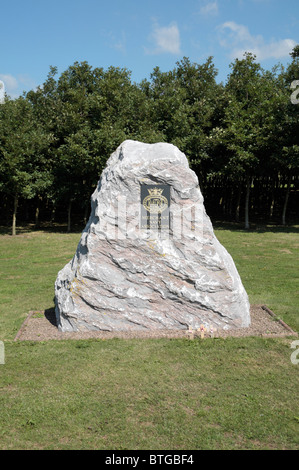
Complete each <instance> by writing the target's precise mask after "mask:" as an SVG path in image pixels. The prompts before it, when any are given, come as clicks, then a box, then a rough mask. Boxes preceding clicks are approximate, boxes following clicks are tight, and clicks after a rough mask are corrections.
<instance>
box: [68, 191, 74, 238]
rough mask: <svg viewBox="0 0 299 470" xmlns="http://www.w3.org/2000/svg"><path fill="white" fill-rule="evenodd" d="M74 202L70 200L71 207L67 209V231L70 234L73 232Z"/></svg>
mask: <svg viewBox="0 0 299 470" xmlns="http://www.w3.org/2000/svg"><path fill="white" fill-rule="evenodd" d="M72 202H73V201H72V200H71V199H70V200H69V205H68V209H67V231H68V233H69V232H70V231H71V212H72Z"/></svg>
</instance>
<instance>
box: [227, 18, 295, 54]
mask: <svg viewBox="0 0 299 470" xmlns="http://www.w3.org/2000/svg"><path fill="white" fill-rule="evenodd" d="M219 31H220V45H221V46H222V47H225V48H227V49H230V57H231V59H235V58H238V59H240V58H242V57H243V55H244V53H245V52H251V53H252V54H255V55H256V58H257V60H259V61H262V60H265V59H282V58H283V57H287V56H288V55H289V53H290V52H291V51H292V49H293V47H294V46H295V45H296V44H297V43H296V41H294V40H293V39H280V40H272V41H270V42H268V43H266V42H265V40H264V38H263V36H262V35H260V34H259V35H256V36H253V35H251V34H250V32H249V29H248V28H247V26H244V25H241V24H237V23H235V22H234V21H227V22H226V23H223V24H222V25H221V26H220V27H219Z"/></svg>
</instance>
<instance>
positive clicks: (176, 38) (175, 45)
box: [145, 23, 181, 54]
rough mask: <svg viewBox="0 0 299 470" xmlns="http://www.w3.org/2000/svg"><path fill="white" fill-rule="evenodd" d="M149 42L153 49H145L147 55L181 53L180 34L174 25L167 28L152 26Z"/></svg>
mask: <svg viewBox="0 0 299 470" xmlns="http://www.w3.org/2000/svg"><path fill="white" fill-rule="evenodd" d="M150 41H151V42H152V43H153V45H154V47H153V48H152V49H147V48H145V52H146V53H147V54H164V53H170V54H180V53H181V45H180V32H179V28H178V26H177V24H176V23H171V24H170V25H169V26H158V25H157V24H154V26H153V31H152V32H151V35H150Z"/></svg>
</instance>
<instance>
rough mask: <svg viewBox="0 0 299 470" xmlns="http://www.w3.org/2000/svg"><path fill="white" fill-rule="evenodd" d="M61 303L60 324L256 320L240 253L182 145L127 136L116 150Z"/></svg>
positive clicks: (186, 324) (142, 325)
mask: <svg viewBox="0 0 299 470" xmlns="http://www.w3.org/2000/svg"><path fill="white" fill-rule="evenodd" d="M55 303H56V318H57V324H58V327H59V329H60V330H61V331H84V330H102V331H119V332H126V331H127V332H129V331H151V330H159V331H161V330H182V329H185V330H188V329H190V328H191V329H195V330H198V329H200V328H205V329H206V330H209V331H210V330H211V329H214V330H216V329H217V330H219V329H230V328H242V327H247V326H249V324H250V305H249V301H248V296H247V294H246V291H245V289H244V286H243V284H242V281H241V279H240V276H239V274H238V271H237V269H236V266H235V264H234V261H233V259H232V257H231V256H230V254H229V253H228V252H227V250H226V249H225V248H224V247H223V246H222V245H221V244H220V242H219V241H218V239H217V238H216V236H215V234H214V231H213V227H212V223H211V221H210V218H209V217H208V216H207V214H206V211H205V208H204V203H203V196H202V194H201V191H200V188H199V185H198V178H197V176H196V174H195V173H194V171H192V170H191V169H190V167H189V164H188V160H187V158H186V156H185V155H184V154H183V153H182V152H181V151H180V150H179V149H178V148H177V147H175V146H174V145H171V144H167V143H156V144H145V143H141V142H137V141H132V140H126V141H125V142H123V143H122V144H121V145H120V146H119V147H118V148H117V150H116V151H115V152H114V153H113V154H112V155H111V156H110V158H109V159H108V161H107V165H106V168H105V169H104V171H103V173H102V175H101V178H100V180H99V183H98V185H97V188H96V189H95V191H94V193H93V195H92V198H91V215H90V218H89V221H88V223H87V225H86V227H85V229H84V231H83V233H82V236H81V239H80V242H79V244H78V247H77V251H76V253H75V254H74V257H73V259H72V260H71V261H70V262H69V263H67V265H66V266H65V267H64V268H63V269H62V270H61V271H60V272H59V273H58V276H57V279H56V283H55Z"/></svg>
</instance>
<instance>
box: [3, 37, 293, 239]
mask: <svg viewBox="0 0 299 470" xmlns="http://www.w3.org/2000/svg"><path fill="white" fill-rule="evenodd" d="M230 67H231V71H230V74H229V76H228V79H227V81H226V83H225V84H223V83H217V81H216V78H217V70H216V68H215V66H214V64H213V58H212V57H209V58H208V59H207V60H206V61H205V62H203V63H202V64H198V63H192V62H191V61H190V60H189V59H188V58H186V57H184V58H183V59H182V60H181V61H179V62H177V63H176V65H175V67H174V69H173V70H170V71H167V72H162V71H161V70H160V69H159V68H158V67H156V68H155V69H154V70H153V72H152V74H151V76H150V79H149V80H146V79H144V80H142V81H141V82H140V83H139V84H136V83H133V82H132V80H131V72H130V71H129V70H127V69H122V68H118V67H112V66H111V67H109V68H108V69H107V70H104V69H103V68H92V67H91V66H90V65H89V64H88V63H87V62H86V61H85V62H81V63H78V62H75V63H74V64H73V65H72V66H70V67H69V68H68V69H67V70H65V71H64V72H63V73H61V75H60V76H58V72H57V68H56V67H50V70H49V74H48V76H47V78H46V80H45V82H44V83H43V84H42V85H41V86H39V87H38V88H37V89H36V90H31V91H30V92H28V93H24V95H23V96H22V97H20V98H18V99H15V100H12V99H10V98H9V97H6V99H5V102H4V103H3V104H2V105H1V106H0V197H1V201H2V204H1V205H2V208H1V217H2V221H1V224H4V223H7V222H8V220H9V219H11V220H12V227H13V229H12V233H13V234H15V233H16V214H17V207H18V206H19V207H21V209H20V210H19V214H20V218H21V219H22V220H25V219H26V218H27V220H28V219H29V220H30V219H32V218H33V217H35V222H36V224H38V218H39V216H40V209H42V210H43V212H44V219H50V218H51V219H55V218H56V219H59V218H65V219H64V220H67V226H68V230H70V229H71V221H72V208H73V207H75V208H76V211H75V212H76V215H77V216H78V214H81V216H80V217H81V219H82V220H83V219H84V220H86V216H87V214H88V211H89V200H90V195H91V193H92V192H93V190H94V188H95V185H96V183H97V181H98V179H99V177H100V174H101V172H102V170H103V168H104V166H105V164H106V160H107V158H108V157H109V156H110V154H111V152H112V151H114V150H115V148H116V147H117V146H118V145H119V144H120V143H121V142H122V141H123V140H125V139H128V138H130V139H136V140H141V141H144V142H158V141H165V142H169V143H173V144H174V145H176V146H178V147H179V148H180V150H182V151H183V152H184V153H185V154H186V156H187V158H188V159H189V162H190V165H191V166H192V168H193V169H194V171H196V173H197V175H198V177H199V181H200V186H201V189H202V191H203V194H204V197H205V200H206V203H207V205H208V207H209V208H210V209H209V210H210V211H211V213H212V214H211V215H214V216H215V217H217V216H218V215H219V214H221V216H223V217H226V218H228V219H234V218H235V219H236V220H239V218H240V217H241V216H242V217H243V219H244V222H245V227H246V228H249V226H250V213H251V214H252V215H254V216H258V217H260V218H264V219H265V220H266V219H267V220H268V219H269V218H270V219H271V218H273V215H274V214H277V217H279V219H277V221H279V222H281V223H283V224H285V223H286V217H287V210H288V207H291V211H293V212H292V213H294V214H295V216H296V215H298V214H296V204H297V206H298V202H299V201H298V177H299V171H298V170H299V105H297V106H296V105H294V104H293V103H292V100H291V99H290V98H291V94H292V90H294V83H295V84H296V83H297V80H299V45H298V46H296V47H295V48H294V49H293V51H292V53H291V54H290V63H289V64H288V66H287V67H286V68H283V67H281V66H279V65H277V67H275V68H274V69H273V70H271V71H269V70H264V69H262V67H261V65H260V64H259V63H258V62H257V60H256V57H255V56H254V55H252V54H250V53H245V54H244V56H243V58H242V59H236V60H235V61H234V62H233V63H232V64H231V66H230ZM292 87H293V88H292ZM297 88H299V82H298V87H297ZM295 92H296V90H295ZM290 204H291V206H290ZM20 205H21V206H20ZM241 207H242V208H243V209H242V210H241V209H240V208H241ZM293 208H295V209H293ZM62 213H63V214H64V215H61V214H62Z"/></svg>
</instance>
